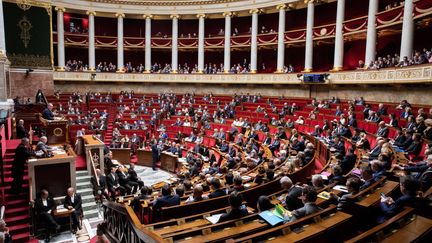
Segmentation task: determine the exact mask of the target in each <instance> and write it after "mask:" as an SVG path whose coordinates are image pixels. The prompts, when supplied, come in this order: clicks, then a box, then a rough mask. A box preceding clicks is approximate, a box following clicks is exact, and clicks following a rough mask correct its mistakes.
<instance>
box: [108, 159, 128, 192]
mask: <svg viewBox="0 0 432 243" xmlns="http://www.w3.org/2000/svg"><path fill="white" fill-rule="evenodd" d="M116 171H117V167H116V166H112V167H111V172H110V174H108V175H107V176H106V181H107V187H108V191H109V192H110V193H111V197H112V198H115V196H116V192H119V193H120V195H125V194H126V188H124V187H123V186H121V185H120V183H119V177H118V175H117V173H116Z"/></svg>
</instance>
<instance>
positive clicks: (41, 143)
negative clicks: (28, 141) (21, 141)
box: [35, 136, 52, 155]
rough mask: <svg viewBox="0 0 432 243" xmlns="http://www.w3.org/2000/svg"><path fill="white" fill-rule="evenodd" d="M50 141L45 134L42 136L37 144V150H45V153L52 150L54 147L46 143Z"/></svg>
mask: <svg viewBox="0 0 432 243" xmlns="http://www.w3.org/2000/svg"><path fill="white" fill-rule="evenodd" d="M47 142H48V138H47V137H45V136H42V137H40V139H39V142H38V143H37V145H36V149H35V151H43V153H44V154H45V155H47V154H48V153H49V152H51V151H52V148H51V147H50V146H48V145H46V143H47Z"/></svg>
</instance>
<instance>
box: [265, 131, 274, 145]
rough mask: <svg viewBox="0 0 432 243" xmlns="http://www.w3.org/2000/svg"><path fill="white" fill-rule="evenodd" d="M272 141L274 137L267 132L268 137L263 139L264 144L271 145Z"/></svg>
mask: <svg viewBox="0 0 432 243" xmlns="http://www.w3.org/2000/svg"><path fill="white" fill-rule="evenodd" d="M271 143H272V138H271V136H270V134H269V133H268V132H266V138H265V139H264V141H263V144H265V145H270V144H271Z"/></svg>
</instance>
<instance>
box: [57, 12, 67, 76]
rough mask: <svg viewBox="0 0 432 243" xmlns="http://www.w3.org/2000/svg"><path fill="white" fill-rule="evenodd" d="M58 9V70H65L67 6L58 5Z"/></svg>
mask: <svg viewBox="0 0 432 243" xmlns="http://www.w3.org/2000/svg"><path fill="white" fill-rule="evenodd" d="M55 10H56V11H57V67H58V68H57V70H58V71H64V70H65V46H64V22H63V13H64V12H65V8H63V7H56V8H55Z"/></svg>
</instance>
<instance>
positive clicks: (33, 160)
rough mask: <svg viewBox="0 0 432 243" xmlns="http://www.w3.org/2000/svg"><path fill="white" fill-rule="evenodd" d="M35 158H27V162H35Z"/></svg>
mask: <svg viewBox="0 0 432 243" xmlns="http://www.w3.org/2000/svg"><path fill="white" fill-rule="evenodd" d="M36 161H37V159H29V160H28V162H36Z"/></svg>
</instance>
